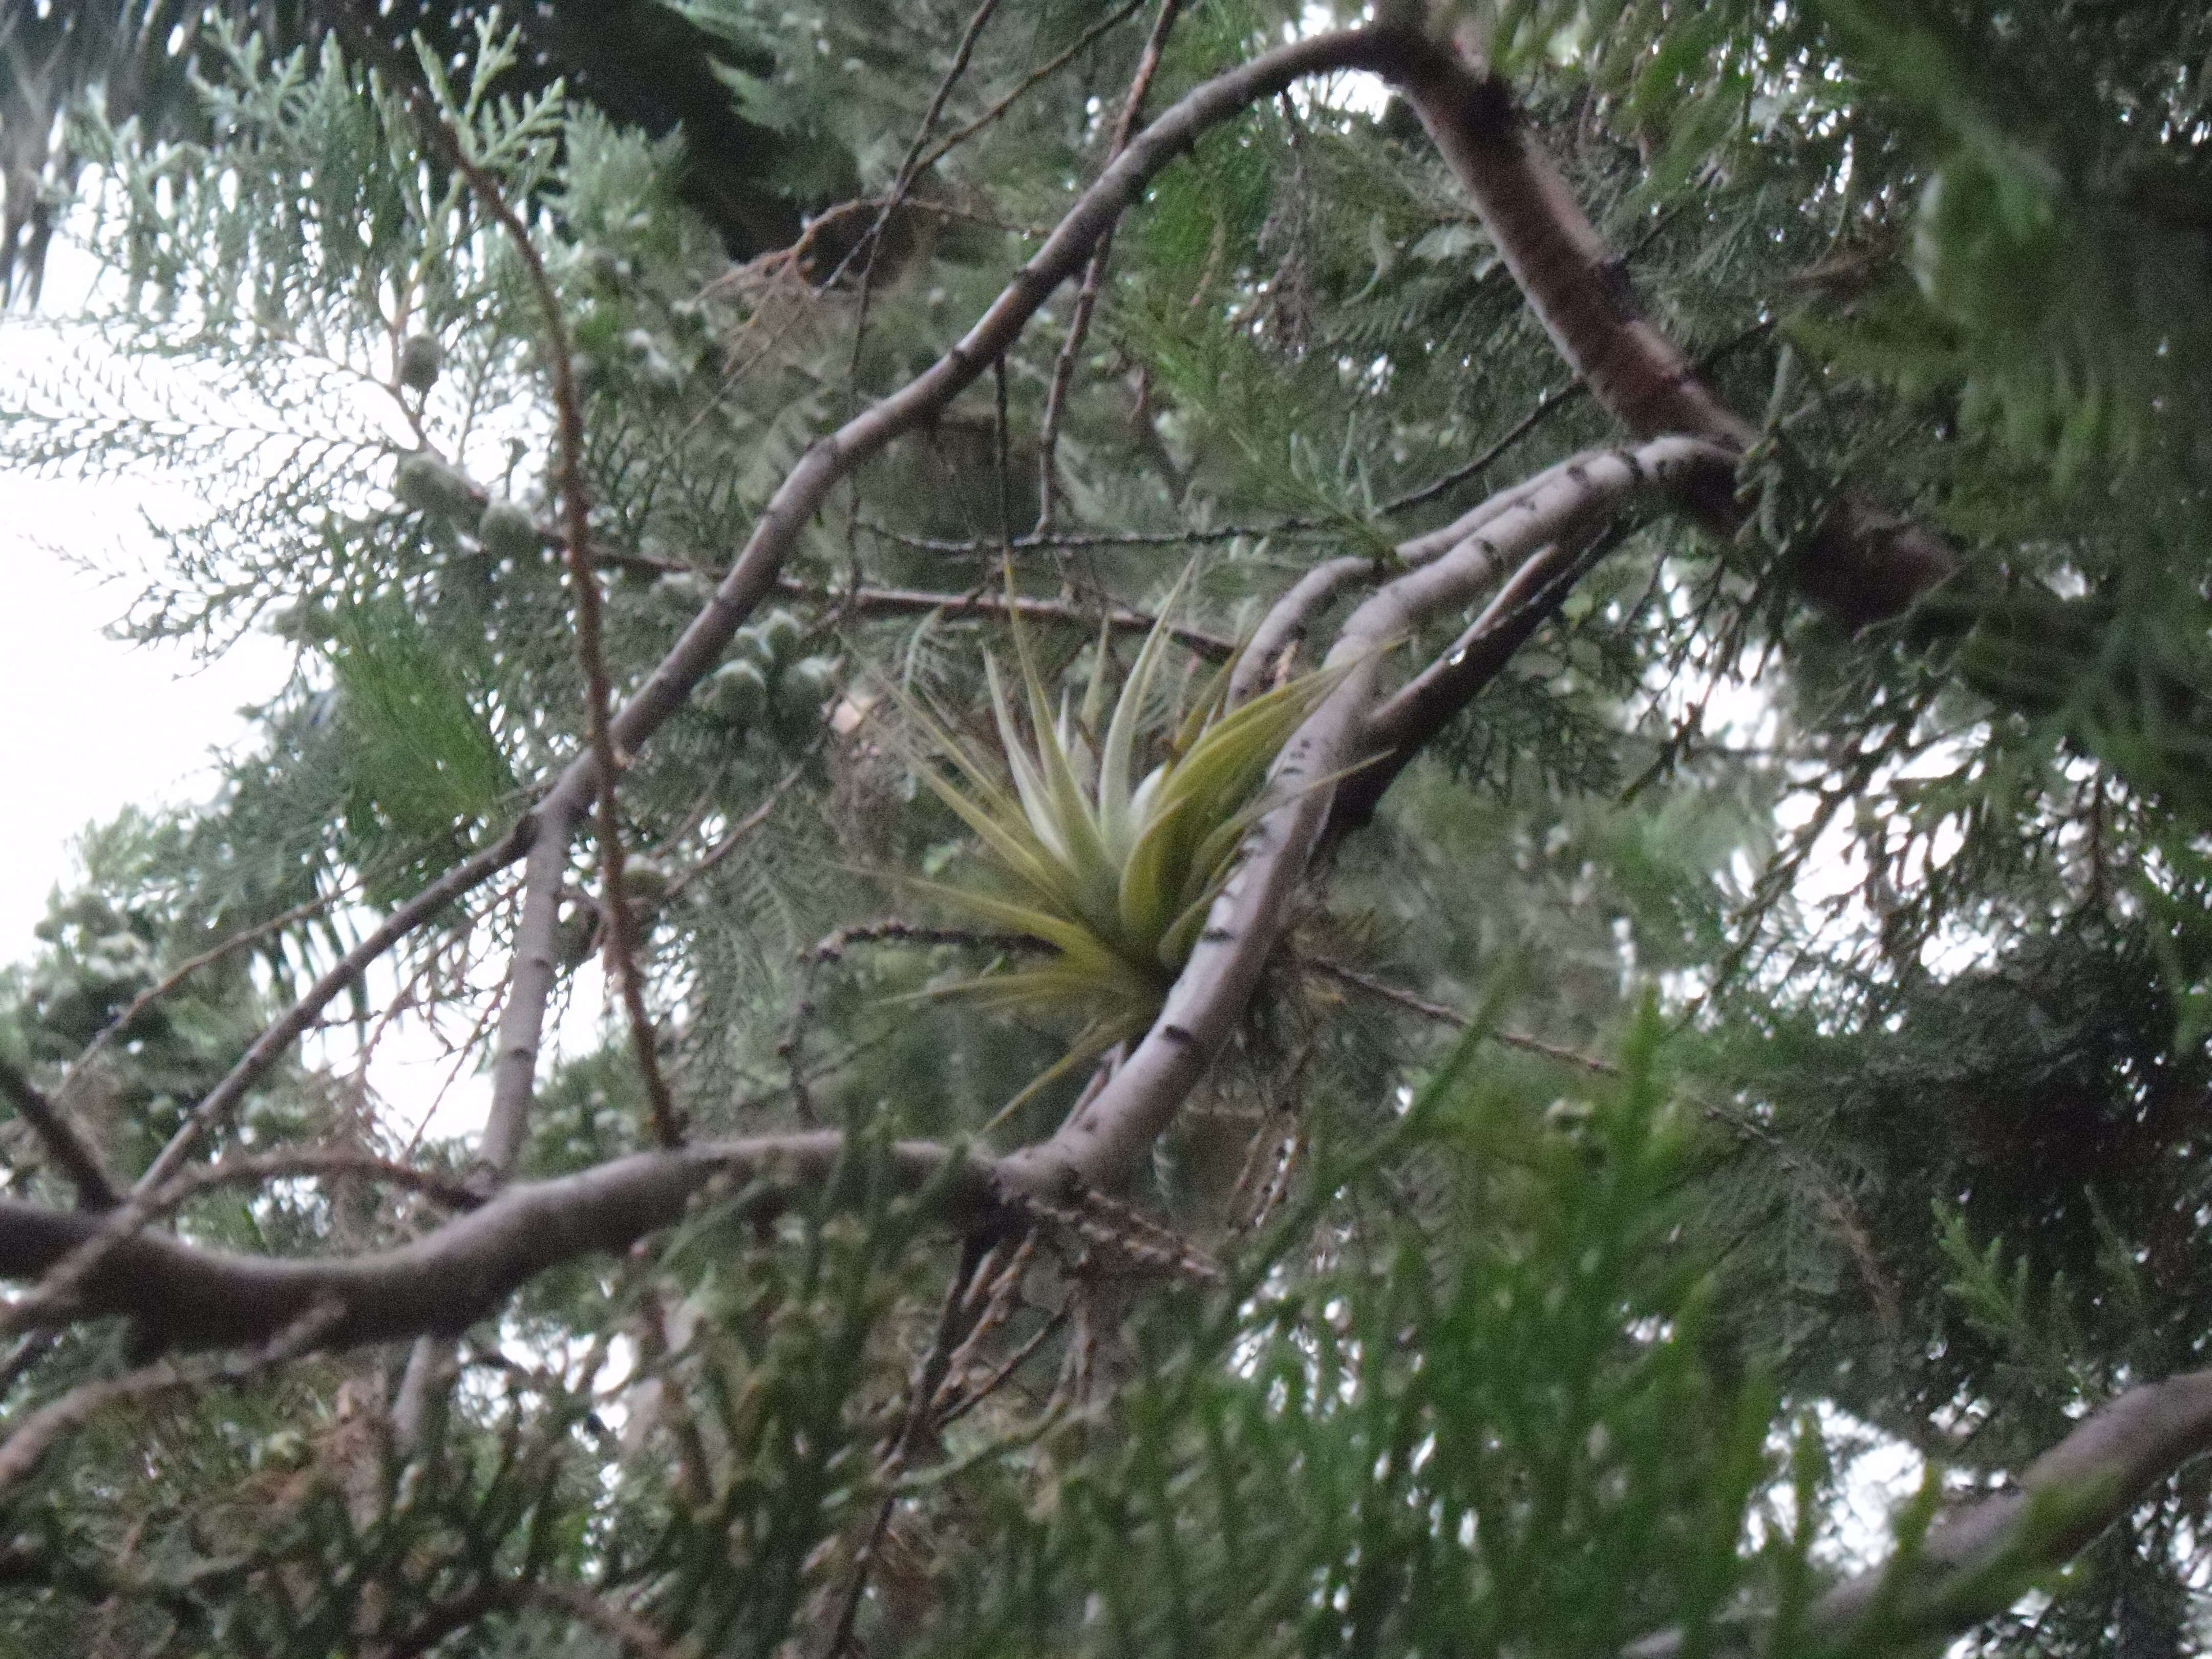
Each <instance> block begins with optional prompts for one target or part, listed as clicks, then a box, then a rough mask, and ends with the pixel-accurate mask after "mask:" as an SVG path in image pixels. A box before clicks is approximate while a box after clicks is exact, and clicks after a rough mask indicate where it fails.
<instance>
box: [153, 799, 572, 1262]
mask: <svg viewBox="0 0 2212 1659" xmlns="http://www.w3.org/2000/svg"><path fill="white" fill-rule="evenodd" d="M537 835H538V820H537V817H536V815H535V814H532V815H530V816H528V817H523V818H520V819H519V820H517V822H516V823H515V825H514V827H513V829H509V830H508V831H507V834H505V835H504V836H501V837H500V838H499V840H498V841H496V842H494V843H493V844H492V845H491V846H489V847H487V848H484V849H483V851H482V852H480V853H477V854H472V855H471V856H470V857H468V858H465V859H464V860H461V862H460V863H459V864H457V865H455V866H453V868H452V869H450V870H448V871H447V872H446V873H445V874H444V875H442V876H441V877H439V878H438V879H437V880H435V881H434V882H432V883H431V884H429V885H428V887H425V888H424V889H423V890H422V891H421V892H419V893H417V894H416V896H414V897H413V898H411V899H409V900H408V901H407V902H405V903H404V904H403V905H401V906H400V907H399V908H398V909H396V910H394V911H393V912H392V914H391V915H389V916H386V918H385V919H384V921H382V922H381V923H380V925H379V926H378V927H375V928H374V929H373V930H371V931H370V932H369V933H368V935H367V936H366V937H365V938H363V939H362V941H361V943H359V944H358V945H355V946H354V947H353V949H352V950H350V951H347V952H346V953H345V955H344V956H343V957H340V958H339V959H338V961H337V963H335V964H333V965H332V966H331V969H330V970H329V971H328V972H326V973H325V974H324V975H323V976H322V977H321V978H320V979H319V980H317V981H315V982H314V984H313V985H312V986H310V987H308V988H307V994H305V995H304V996H302V997H301V998H300V1000H298V1001H296V1002H295V1003H294V1004H293V1005H292V1006H290V1007H289V1008H288V1009H286V1010H285V1011H284V1012H283V1014H282V1015H281V1016H280V1017H279V1018H276V1020H275V1021H273V1022H272V1023H271V1024H270V1025H268V1026H267V1027H266V1028H265V1029H264V1030H263V1031H262V1033H261V1035H260V1036H258V1037H256V1038H254V1040H253V1042H252V1045H251V1046H249V1047H248V1048H247V1049H246V1053H245V1054H243V1055H242V1056H241V1057H240V1060H239V1061H238V1064H237V1065H235V1066H232V1067H231V1069H230V1071H229V1073H228V1074H227V1075H226V1076H225V1077H224V1078H223V1079H222V1081H221V1082H220V1083H218V1084H216V1086H215V1087H214V1088H212V1089H210V1090H209V1091H208V1092H207V1093H206V1094H205V1095H204V1096H202V1097H201V1098H200V1103H199V1104H198V1105H197V1106H195V1107H194V1108H193V1109H192V1111H191V1115H190V1116H188V1117H187V1118H186V1119H185V1121H184V1122H183V1124H182V1125H180V1126H179V1128H178V1130H177V1132H176V1133H175V1134H173V1135H172V1136H171V1137H170V1138H169V1144H168V1145H167V1146H164V1147H162V1148H161V1154H160V1156H159V1157H157V1158H155V1160H154V1161H153V1162H152V1163H151V1164H149V1165H147V1166H146V1171H145V1173H144V1174H143V1175H141V1176H139V1177H138V1179H137V1182H135V1183H133V1185H132V1188H131V1191H132V1193H133V1194H139V1193H143V1192H147V1191H150V1190H151V1189H153V1188H156V1187H159V1186H161V1185H162V1184H163V1183H164V1182H167V1180H168V1179H169V1177H170V1176H173V1175H174V1174H176V1172H177V1170H178V1168H179V1166H180V1165H181V1164H183V1163H184V1161H185V1158H188V1157H190V1156H191V1151H192V1148H193V1146H196V1145H197V1143H198V1140H199V1138H200V1136H201V1135H203V1134H204V1133H206V1132H207V1131H208V1130H209V1129H210V1127H213V1126H214V1125H215V1124H216V1123H217V1122H219V1121H222V1119H223V1118H224V1117H226V1116H227V1115H228V1114H229V1112H230V1109H231V1108H232V1107H234V1106H235V1105H236V1104H237V1103H238V1102H239V1100H240V1097H243V1096H244V1095H245V1093H246V1091H247V1090H248V1089H250V1088H252V1086H253V1085H254V1084H256V1083H257V1082H258V1081H259V1080H260V1079H261V1076H262V1074H263V1073H265V1072H266V1071H267V1070H268V1069H269V1068H270V1066H273V1065H275V1064H276V1059H277V1057H278V1056H279V1055H280V1054H283V1052H284V1051H285V1050H286V1049H287V1048H290V1047H291V1046H292V1041H293V1039H294V1038H295V1037H297V1036H299V1035H300V1034H301V1032H303V1031H305V1030H307V1029H308V1027H310V1026H311V1025H313V1024H314V1022H315V1019H316V1017H317V1016H318V1015H319V1014H320V1013H321V1012H322V1011H323V1010H324V1009H325V1007H327V1006H330V1003H331V1000H332V999H333V998H335V997H336V996H337V994H338V993H339V992H341V991H343V990H344V989H345V988H346V987H348V986H349V985H351V984H352V983H354V981H356V980H357V979H359V978H360V977H361V975H362V974H363V973H365V972H367V971H368V965H369V964H370V963H373V962H374V961H375V960H376V959H377V958H378V957H381V956H382V955H383V954H384V953H385V952H386V951H389V950H390V949H391V948H392V946H393V945H397V944H398V942H399V941H400V940H401V939H404V938H405V937H406V936H407V935H408V934H410V933H413V932H414V931H415V930H416V928H417V927H421V926H422V924H423V923H425V922H427V921H429V920H430V919H431V918H432V917H433V916H435V915H437V914H438V912H439V911H441V910H442V909H444V908H446V906H447V905H448V904H450V903H452V902H453V900H455V899H457V898H459V896H461V895H462V894H464V893H465V892H467V891H469V890H471V888H473V887H476V886H477V885H478V884H480V883H482V882H484V881H486V880H489V878H491V876H492V875H493V874H495V872H498V871H500V870H502V869H505V868H506V867H507V866H508V865H510V864H512V863H513V862H514V860H516V859H518V858H520V857H521V856H522V854H524V853H525V852H526V851H527V850H528V849H529V848H530V846H531V844H532V842H533V841H535V840H536V838H537ZM130 1207H131V1206H129V1205H127V1204H126V1205H125V1206H122V1208H121V1209H118V1211H117V1212H115V1218H114V1225H115V1226H116V1227H117V1228H118V1231H128V1230H129V1229H128V1225H126V1223H125V1217H124V1211H125V1210H128V1209H129V1208H130Z"/></svg>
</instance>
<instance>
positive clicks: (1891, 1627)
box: [1625, 1370, 2212, 1659]
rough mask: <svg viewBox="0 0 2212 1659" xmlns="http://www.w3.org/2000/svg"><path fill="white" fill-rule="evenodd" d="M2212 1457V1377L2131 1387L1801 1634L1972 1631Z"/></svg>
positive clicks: (1673, 1643)
mask: <svg viewBox="0 0 2212 1659" xmlns="http://www.w3.org/2000/svg"><path fill="white" fill-rule="evenodd" d="M2208 1449H2212V1370H2202V1371H2190V1372H2186V1373H2185V1374H2183V1375H2182V1376H2170V1377H2167V1378H2166V1380H2165V1381H2164V1382H2162V1383H2146V1384H2145V1385H2143V1386H2142V1387H2141V1388H2137V1389H2130V1390H2129V1391H2128V1392H2127V1393H2125V1394H2124V1395H2120V1396H2119V1398H2118V1399H2117V1400H2114V1401H2112V1402H2111V1403H2110V1404H2109V1405H2107V1406H2106V1407H2104V1408H2103V1409H2102V1410H2101V1411H2099V1412H2096V1413H2093V1414H2092V1415H2091V1416H2089V1417H2088V1418H2087V1419H2084V1420H2083V1421H2082V1422H2081V1425H2080V1426H2079V1427H2077V1428H2076V1429H2075V1431H2073V1432H2072V1433H2071V1434H2069V1435H2068V1436H2067V1437H2065V1438H2064V1439H2063V1440H2062V1441H2060V1442H2059V1443H2057V1445H2056V1446H2053V1447H2052V1448H2051V1449H2050V1450H2049V1451H2047V1452H2045V1453H2044V1454H2043V1455H2042V1456H2040V1457H2039V1458H2037V1459H2036V1460H2035V1462H2033V1463H2031V1464H2029V1465H2028V1466H2027V1469H2026V1470H2025V1471H2023V1472H2022V1473H2021V1477H2020V1480H2019V1484H2018V1485H2017V1486H2015V1487H2013V1488H2012V1489H2011V1490H2009V1491H2006V1492H1999V1493H1998V1494H1996V1496H1995V1497H1993V1498H1984V1499H1982V1500H1981V1501H1980V1502H1979V1503H1977V1504H1969V1505H1967V1506H1966V1507H1965V1508H1963V1509H1960V1510H1953V1511H1952V1512H1951V1513H1950V1514H1948V1515H1946V1516H1942V1517H1941V1518H1939V1519H1938V1520H1937V1521H1936V1523H1935V1525H1933V1526H1932V1527H1930V1528H1929V1529H1928V1531H1927V1534H1926V1535H1925V1536H1924V1537H1923V1538H1922V1539H1921V1540H1920V1541H1919V1542H1918V1544H1917V1547H1913V1548H1911V1549H1909V1550H1905V1551H1900V1552H1899V1554H1898V1555H1897V1556H1896V1557H1893V1559H1891V1560H1889V1561H1887V1562H1885V1563H1884V1564H1883V1565H1881V1566H1879V1567H1876V1568H1875V1569H1873V1570H1872V1571H1868V1572H1863V1573H1861V1574H1858V1575H1857V1577H1851V1578H1847V1579H1845V1580H1844V1582H1843V1583H1840V1584H1838V1585H1837V1586H1836V1587H1835V1588H1834V1589H1832V1590H1830V1591H1829V1592H1828V1593H1827V1594H1826V1595H1824V1596H1823V1597H1821V1598H1820V1601H1819V1602H1818V1603H1816V1604H1815V1605H1814V1608H1813V1610H1812V1611H1811V1612H1810V1613H1808V1615H1807V1617H1806V1629H1805V1631H1804V1632H1803V1633H1804V1635H1805V1636H1807V1637H1809V1638H1813V1640H1814V1642H1816V1643H1817V1644H1820V1646H1821V1647H1823V1648H1824V1649H1825V1648H1827V1647H1830V1646H1840V1645H1843V1644H1846V1643H1849V1642H1853V1641H1855V1640H1856V1639H1857V1638H1861V1637H1862V1636H1865V1637H1872V1638H1875V1639H1876V1640H1881V1641H1897V1642H1899V1643H1902V1642H1904V1641H1918V1640H1920V1639H1922V1638H1929V1637H1940V1636H1947V1635H1953V1634H1956V1633H1957V1632H1961V1631H1964V1630H1966V1629H1967V1628H1968V1627H1969V1626H1973V1625H1975V1624H1978V1623H1979V1622H1980V1621H1981V1620H1984V1619H1986V1618H1988V1617H1990V1615H1991V1614H1993V1613H2001V1612H2002V1611H2003V1610H2004V1609H2005V1607H2008V1606H2009V1605H2010V1604H2011V1603H2012V1602H2013V1601H2015V1599H2016V1598H2017V1597H2018V1596H2019V1595H2020V1593H2021V1590H2022V1589H2026V1588H2027V1585H2028V1583H2029V1582H2030V1581H2032V1580H2033V1578H2035V1577H2038V1576H2039V1575H2041V1574H2043V1573H2046V1572H2048V1571H2051V1569H2053V1568H2055V1567H2058V1566H2061V1565H2064V1564H2065V1563H2066V1562H2067V1561H2069V1560H2070V1559H2073V1558H2074V1557H2075V1555H2077V1554H2079V1553H2081V1551H2082V1550H2083V1549H2084V1548H2086V1547H2087V1546H2088V1545H2090V1544H2091V1543H2093V1542H2094V1541H2095V1540H2096V1539H2097V1537H2098V1535H2099V1534H2101V1533H2102V1532H2103V1531H2104V1530H2105V1529H2106V1528H2107V1527H2109V1526H2111V1525H2112V1523H2113V1522H2116V1521H2118V1520H2119V1519H2120V1518H2121V1517H2122V1516H2125V1515H2126V1514H2128V1512H2129V1511H2130V1510H2133V1509H2134V1508H2135V1507H2136V1505H2137V1504H2141V1503H2142V1501H2143V1500H2144V1499H2145V1498H2148V1496H2149V1495H2150V1493H2151V1491H2152V1489H2153V1488H2154V1487H2155V1486H2157V1485H2158V1484H2159V1483H2160V1481H2162V1480H2165V1479H2166V1477H2167V1476H2168V1475H2170V1474H2172V1473H2173V1472H2174V1471H2175V1470H2176V1469H2177V1468H2179V1467H2180V1466H2181V1465H2182V1464H2183V1463H2184V1462H2186V1461H2187V1460H2189V1459H2190V1458H2191V1457H2194V1456H2196V1455H2197V1454H2199V1453H2200V1452H2203V1451H2205V1450H2208ZM1682 1645H1683V1638H1682V1632H1680V1631H1679V1630H1666V1631H1659V1632H1654V1633H1653V1634H1651V1635H1650V1636H1646V1637H1644V1638H1642V1639H1641V1640H1639V1641H1637V1642H1635V1643H1632V1644H1630V1646H1629V1647H1628V1648H1627V1649H1626V1650H1625V1659H1674V1656H1675V1655H1677V1654H1678V1653H1680V1651H1681V1649H1682ZM1746 1647H1747V1650H1754V1651H1763V1650H1764V1648H1763V1646H1759V1645H1755V1644H1746Z"/></svg>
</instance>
